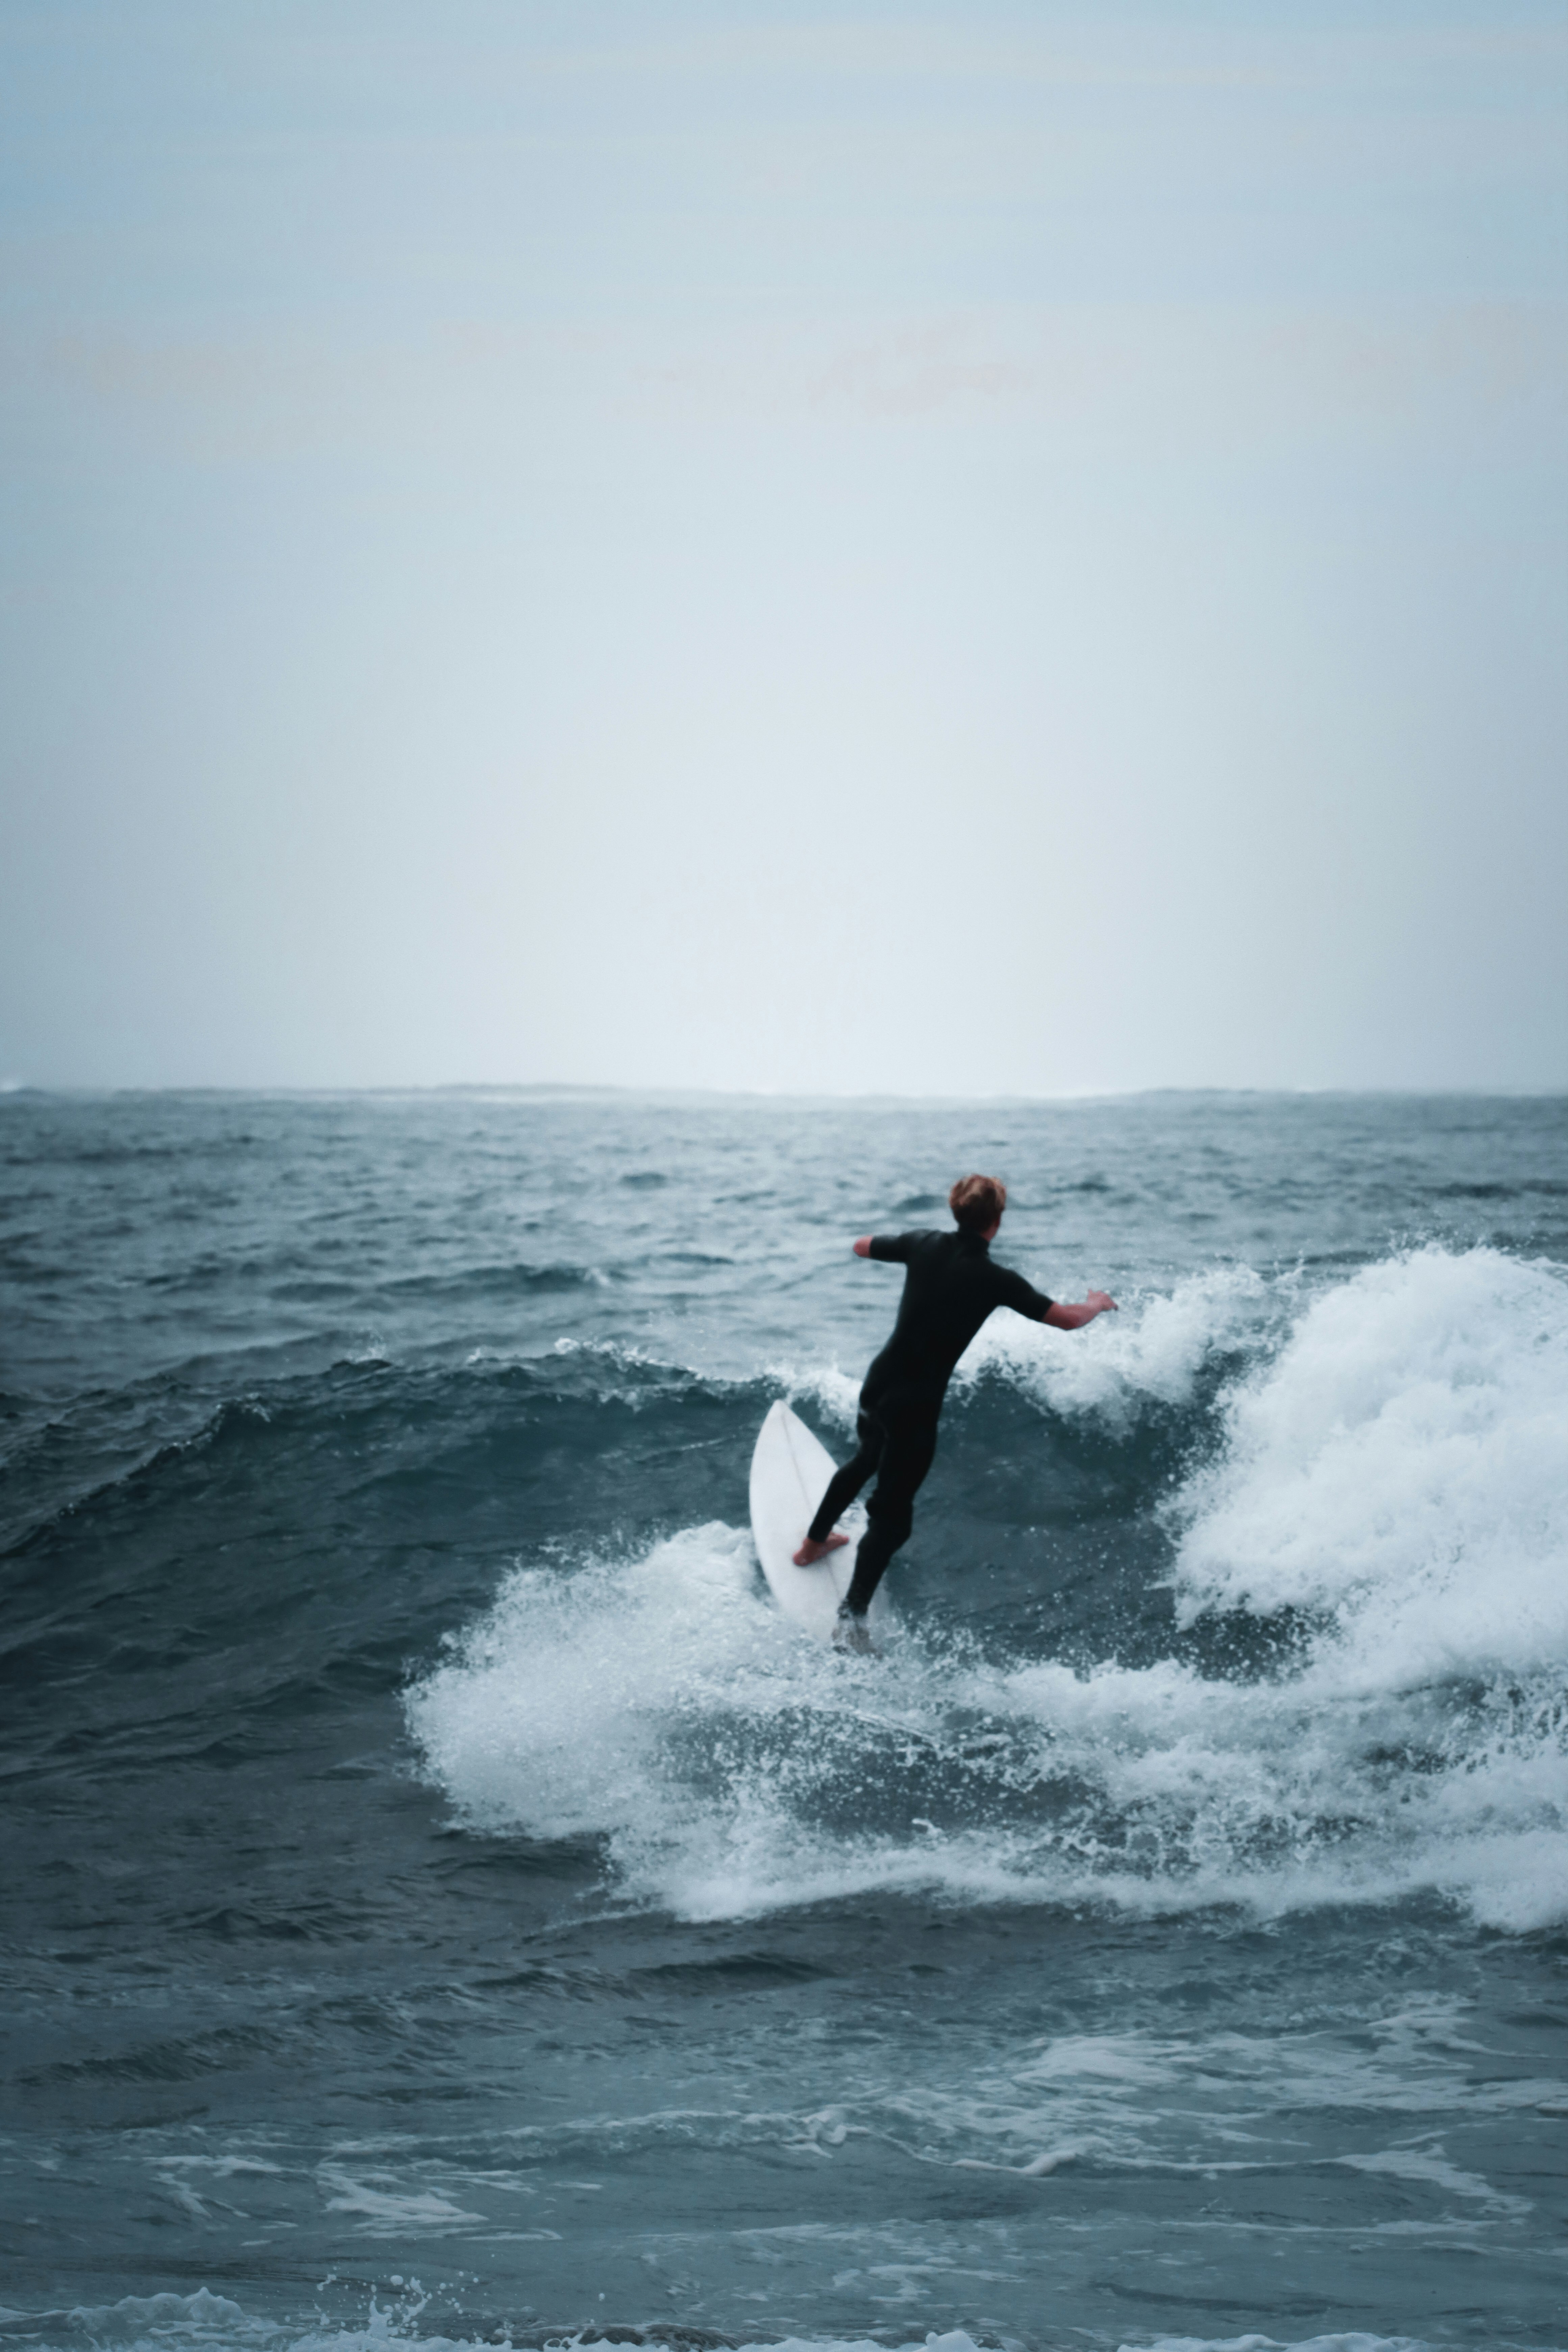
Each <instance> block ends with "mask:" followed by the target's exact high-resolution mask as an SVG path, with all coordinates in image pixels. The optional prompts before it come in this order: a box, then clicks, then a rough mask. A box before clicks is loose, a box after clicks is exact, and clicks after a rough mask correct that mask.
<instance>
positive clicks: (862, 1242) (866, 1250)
mask: <svg viewBox="0 0 1568 2352" xmlns="http://www.w3.org/2000/svg"><path fill="white" fill-rule="evenodd" d="M855 1255H856V1256H857V1257H869V1256H870V1255H871V1236H870V1234H861V1236H860V1238H859V1240H858V1242H857V1243H856V1244H855Z"/></svg>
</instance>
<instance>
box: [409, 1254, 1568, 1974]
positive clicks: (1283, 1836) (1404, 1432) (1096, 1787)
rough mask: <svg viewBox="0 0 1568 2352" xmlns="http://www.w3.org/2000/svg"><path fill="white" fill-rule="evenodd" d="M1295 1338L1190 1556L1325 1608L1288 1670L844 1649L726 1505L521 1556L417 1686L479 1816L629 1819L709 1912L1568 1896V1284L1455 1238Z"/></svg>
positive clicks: (1190, 1503)
mask: <svg viewBox="0 0 1568 2352" xmlns="http://www.w3.org/2000/svg"><path fill="white" fill-rule="evenodd" d="M1215 1296H1217V1297H1220V1298H1221V1299H1222V1300H1224V1299H1228V1300H1230V1301H1231V1302H1232V1304H1233V1305H1234V1306H1235V1307H1236V1311H1237V1316H1238V1317H1242V1318H1245V1317H1246V1316H1247V1315H1249V1314H1251V1313H1252V1312H1253V1311H1254V1307H1255V1305H1256V1297H1255V1294H1254V1292H1253V1289H1252V1287H1251V1286H1250V1283H1249V1282H1248V1281H1247V1280H1243V1279H1242V1278H1240V1277H1236V1278H1234V1279H1233V1278H1232V1277H1229V1276H1226V1279H1225V1282H1224V1283H1223V1284H1222V1285H1221V1286H1220V1288H1219V1290H1218V1292H1217V1293H1215V1294H1213V1295H1211V1296H1209V1297H1208V1302H1207V1306H1206V1307H1205V1308H1204V1311H1203V1313H1200V1312H1199V1311H1198V1307H1197V1306H1195V1305H1194V1302H1193V1301H1192V1300H1189V1301H1187V1302H1186V1303H1185V1304H1184V1305H1183V1306H1182V1307H1181V1310H1180V1314H1179V1315H1178V1317H1177V1318H1176V1322H1177V1325H1178V1327H1179V1332H1180V1338H1179V1342H1178V1340H1177V1339H1171V1340H1170V1343H1169V1345H1168V1346H1167V1345H1166V1344H1165V1342H1161V1344H1160V1346H1159V1347H1158V1348H1157V1347H1155V1345H1154V1343H1153V1342H1152V1341H1151V1340H1147V1339H1143V1338H1139V1337H1137V1336H1136V1335H1134V1338H1133V1339H1132V1341H1131V1353H1128V1354H1124V1357H1123V1359H1122V1360H1121V1363H1120V1366H1119V1368H1118V1370H1117V1379H1118V1380H1119V1381H1121V1382H1122V1384H1123V1385H1122V1388H1121V1390H1116V1389H1115V1387H1114V1384H1113V1385H1112V1387H1111V1388H1108V1389H1107V1390H1106V1391H1105V1399H1106V1402H1105V1410H1106V1411H1107V1412H1110V1413H1115V1412H1120V1411H1121V1409H1122V1405H1121V1402H1119V1399H1121V1400H1124V1397H1125V1393H1126V1383H1127V1382H1129V1381H1131V1380H1132V1378H1133V1374H1134V1372H1135V1371H1136V1373H1137V1377H1138V1378H1139V1380H1140V1381H1142V1383H1143V1385H1144V1387H1145V1389H1147V1388H1148V1386H1149V1385H1150V1384H1151V1382H1152V1380H1153V1377H1154V1375H1153V1373H1152V1371H1151V1370H1150V1367H1151V1365H1153V1364H1159V1365H1163V1367H1164V1369H1163V1371H1162V1372H1161V1374H1160V1377H1161V1378H1163V1379H1164V1380H1166V1381H1167V1383H1168V1387H1169V1390H1170V1392H1171V1393H1173V1394H1174V1393H1175V1392H1176V1391H1177V1390H1178V1389H1179V1386H1180V1382H1181V1381H1183V1380H1186V1379H1188V1378H1190V1377H1191V1366H1192V1365H1193V1364H1194V1362H1195V1361H1196V1357H1195V1355H1194V1349H1196V1347H1197V1339H1196V1333H1197V1331H1198V1329H1199V1328H1200V1326H1203V1324H1204V1317H1205V1314H1207V1316H1208V1323H1207V1327H1206V1328H1208V1329H1209V1330H1210V1332H1211V1334H1212V1330H1213V1328H1214V1322H1215V1318H1216V1314H1217V1310H1215V1311H1214V1312H1210V1310H1211V1309H1213V1308H1214V1297H1215ZM1089 1336H1090V1337H1092V1334H1090V1335H1089ZM1276 1336H1277V1335H1273V1334H1271V1335H1269V1339H1268V1352H1267V1354H1266V1355H1264V1356H1262V1357H1261V1358H1260V1360H1258V1363H1257V1367H1256V1369H1255V1370H1254V1371H1253V1372H1252V1373H1251V1374H1250V1375H1249V1376H1248V1377H1247V1379H1245V1380H1244V1381H1242V1382H1241V1384H1240V1385H1239V1386H1238V1387H1237V1391H1236V1392H1235V1394H1234V1396H1233V1397H1232V1398H1231V1400H1230V1403H1229V1408H1228V1444H1227V1445H1226V1450H1225V1452H1224V1454H1223V1455H1222V1457H1221V1458H1220V1459H1219V1460H1218V1461H1217V1462H1215V1464H1214V1465H1212V1466H1210V1467H1208V1468H1206V1469H1205V1470H1204V1471H1202V1472H1201V1473H1200V1474H1199V1475H1196V1476H1195V1477H1194V1480H1193V1481H1192V1482H1191V1484H1190V1486H1189V1487H1188V1489H1187V1491H1186V1493H1185V1494H1184V1496H1182V1497H1181V1500H1180V1518H1181V1525H1182V1529H1183V1532H1182V1535H1181V1541H1180V1548H1179V1551H1178V1556H1177V1561H1176V1568H1175V1571H1174V1572H1175V1578H1176V1581H1177V1585H1178V1590H1179V1597H1180V1600H1181V1602H1182V1606H1183V1608H1184V1611H1185V1612H1186V1613H1187V1614H1188V1616H1189V1617H1191V1616H1194V1615H1195V1614H1196V1613H1198V1612H1201V1611H1203V1610H1205V1609H1215V1608H1220V1609H1232V1610H1237V1611H1247V1610H1251V1611H1253V1612H1260V1611H1261V1612H1272V1611H1275V1610H1277V1609H1279V1608H1280V1607H1283V1606H1285V1605H1287V1604H1289V1606H1290V1607H1292V1608H1294V1609H1295V1610H1297V1611H1298V1612H1301V1622H1302V1624H1303V1627H1304V1633H1303V1647H1302V1649H1301V1650H1300V1654H1299V1656H1298V1659H1297V1661H1296V1663H1295V1664H1294V1665H1293V1666H1292V1667H1291V1669H1290V1670H1289V1672H1288V1673H1283V1674H1276V1675H1267V1676H1259V1677H1258V1678H1257V1679H1254V1680H1251V1681H1244V1680H1239V1679H1236V1680H1232V1679H1224V1680H1215V1679H1209V1678H1205V1676H1204V1675H1201V1674H1199V1673H1198V1672H1196V1671H1195V1670H1194V1668H1193V1667H1192V1666H1191V1665H1190V1664H1185V1663H1183V1662H1181V1661H1179V1660H1177V1659H1174V1658H1167V1659H1165V1660H1163V1661H1161V1662H1159V1663H1157V1664H1152V1665H1149V1666H1143V1667H1138V1668H1132V1667H1127V1666H1123V1665H1121V1664H1116V1663H1114V1662H1107V1663H1106V1664H1103V1665H1102V1666H1100V1667H1099V1668H1097V1669H1096V1670H1094V1671H1093V1672H1091V1673H1089V1674H1079V1673H1077V1672H1074V1671H1071V1670H1069V1669H1068V1668H1067V1667H1065V1666H1061V1665H1058V1664H1053V1663H1050V1662H1037V1663H1033V1664H1020V1663H1018V1662H1016V1661H1007V1660H991V1659H987V1658H986V1657H984V1656H983V1655H981V1654H979V1653H978V1652H977V1651H976V1650H975V1649H974V1648H973V1645H962V1644H957V1645H955V1644H949V1645H948V1646H946V1647H944V1646H942V1643H939V1642H937V1641H936V1640H934V1639H933V1638H931V1637H928V1636H927V1635H925V1634H923V1633H921V1632H920V1631H919V1630H918V1629H914V1628H906V1629H905V1630H904V1631H903V1632H902V1633H899V1632H895V1633H894V1636H893V1638H892V1640H891V1642H890V1643H889V1652H888V1654H887V1655H886V1656H885V1657H884V1658H882V1659H879V1660H875V1661H865V1662H858V1661H847V1660H845V1659H843V1658H839V1657H837V1656H834V1655H833V1654H830V1653H828V1652H826V1651H823V1650H820V1649H817V1648H816V1647H815V1646H813V1645H812V1644H810V1643H805V1642H803V1641H802V1640H801V1639H800V1638H799V1637H798V1635H796V1634H795V1633H793V1632H792V1631H791V1630H790V1629H789V1628H788V1627H787V1626H786V1625H784V1623H783V1622H782V1621H781V1620H780V1619H779V1618H778V1617H777V1615H776V1614H775V1612H773V1608H772V1606H771V1604H770V1602H769V1601H768V1600H767V1598H766V1595H765V1592H764V1591H763V1588H762V1586H761V1582H760V1580H759V1579H758V1577H757V1575H756V1571H755V1569H754V1566H753V1564H752V1553H751V1545H750V1539H749V1536H748V1535H747V1534H746V1532H745V1531H743V1530H742V1529H739V1528H729V1527H725V1526H721V1525H710V1526H707V1527H702V1528H689V1529H687V1530H685V1531H684V1532H682V1533H681V1534H679V1535H678V1536H675V1537H673V1538H670V1539H668V1541H666V1542H663V1543H661V1544H659V1545H658V1546H656V1547H655V1548H654V1549H651V1550H650V1551H649V1552H647V1554H646V1555H644V1556H643V1557H641V1558H639V1559H631V1560H620V1561H604V1560H599V1561H589V1562H584V1563H583V1564H582V1565H581V1566H580V1567H579V1568H578V1570H576V1572H575V1573H567V1572H565V1571H564V1570H563V1568H562V1567H561V1565H560V1564H558V1563H557V1564H552V1565H551V1566H550V1567H548V1568H521V1569H519V1570H517V1571H516V1572H515V1573H514V1574H513V1575H512V1576H511V1577H510V1579H509V1580H508V1582H507V1584H506V1586H505V1588H504V1590H503V1591H502V1592H501V1595H500V1599H499V1601H497V1603H496V1605H495V1607H494V1609H493V1610H492V1611H491V1612H489V1615H488V1616H487V1617H486V1618H485V1619H484V1620H483V1621H482V1622H480V1623H479V1625H478V1626H477V1627H475V1628H474V1629H472V1630H471V1631H470V1632H469V1633H468V1634H467V1635H466V1637H464V1639H463V1640H462V1641H461V1642H460V1643H458V1644H457V1645H456V1646H455V1647H454V1649H453V1651H452V1653H451V1654H450V1655H449V1657H448V1658H447V1661H446V1663H445V1664H442V1665H441V1666H439V1667H438V1668H437V1671H436V1672H435V1673H434V1674H432V1675H429V1676H428V1677H427V1678H426V1680H425V1681H424V1682H422V1683H421V1684H420V1685H418V1686H417V1687H416V1689H415V1690H414V1691H412V1692H411V1693H410V1695H409V1700H408V1706H409V1716H410V1721H411V1725H412V1728H413V1730H414V1732H415V1735H416V1738H417V1740H418V1742H419V1744H420V1746H421V1748H422V1749H423V1752H424V1755H425V1758H426V1761H427V1763H428V1766H429V1768H430V1769H431V1771H432V1773H433V1774H434V1775H435V1776H436V1777H437V1779H438V1780H440V1782H441V1783H442V1784H443V1785H444V1786H445V1788H446V1789H447V1791H448V1794H449V1796H450V1798H451V1800H452V1801H453V1804H454V1806H455V1808H456V1810H457V1811H458V1814H459V1816H460V1817H461V1818H462V1819H464V1820H466V1821H467V1822H469V1823H471V1824H472V1825H473V1826H475V1827H476V1828H479V1829H482V1830H487V1831H492V1832H503V1833H508V1832H524V1833H526V1834H529V1835H531V1836H535V1837H542V1838H562V1837H568V1836H584V1835H589V1836H593V1837H595V1838H597V1839H599V1840H602V1841H603V1843H604V1846H605V1851H606V1853H607V1856H608V1859H609V1861H610V1863H611V1864H612V1866H613V1871H614V1874H615V1878H616V1884H617V1885H619V1887H620V1888H621V1889H622V1891H623V1892H624V1894H625V1895H626V1896H627V1897H629V1898H630V1899H632V1900H634V1901H639V1902H647V1903H652V1904H656V1905H659V1906H666V1907H668V1908H670V1909H672V1910H674V1911H675V1912H677V1913H679V1914H681V1915H683V1916H688V1917H692V1918H713V1917H725V1916H744V1915H746V1914H750V1913H759V1912H763V1911H768V1910H772V1909H777V1908H780V1907H783V1906H791V1905H795V1904H800V1903H805V1902H813V1901H820V1900H824V1899H828V1898H832V1897H835V1896H842V1895H856V1894H860V1893H864V1892H866V1891H868V1890H870V1889H884V1890H896V1889H900V1888H902V1889H910V1890H913V1889H916V1888H922V1889H927V1890H938V1891H941V1892H943V1893H945V1894H946V1895H947V1896H949V1897H950V1898H951V1899H952V1900H954V1901H957V1902H985V1901H996V1900H1016V1899H1026V1900H1055V1901H1068V1902H1079V1901H1083V1900H1085V1899H1100V1900H1103V1901H1108V1902H1111V1903H1116V1904H1121V1905H1124V1906H1131V1907H1136V1908H1139V1909H1143V1910H1152V1909H1162V1908H1169V1907H1173V1906H1194V1905H1199V1904H1206V1903H1211V1902H1215V1901H1222V1902H1233V1903H1242V1904H1246V1905H1248V1906H1252V1907H1253V1908H1255V1909H1257V1910H1258V1911H1260V1912H1265V1913H1277V1912H1279V1911H1282V1910H1286V1909H1289V1908H1291V1907H1294V1906H1303V1905H1310V1904H1319V1903H1324V1902H1344V1901H1379V1900H1385V1899H1389V1898H1392V1897H1395V1896H1399V1895H1407V1894H1410V1893H1414V1892H1416V1891H1419V1890H1424V1889H1425V1890H1434V1891H1437V1892H1440V1893H1445V1894H1448V1895H1453V1896H1455V1897H1456V1898H1458V1899H1459V1900H1461V1901H1463V1902H1465V1903H1466V1904H1468V1906H1469V1907H1470V1909H1471V1910H1472V1911H1473V1912H1474V1913H1475V1914H1476V1915H1477V1916H1479V1917H1480V1918H1482V1919H1485V1920H1487V1921H1489V1922H1490V1923H1492V1924H1495V1925H1497V1926H1500V1927H1509V1928H1515V1929H1522V1928H1528V1927H1534V1926H1537V1925H1541V1924H1543V1923H1546V1922H1550V1921H1553V1920H1556V1919H1559V1918H1562V1917H1563V1916H1568V1763H1565V1733H1568V1700H1565V1698H1564V1694H1563V1662H1564V1660H1568V1577H1565V1576H1564V1574H1563V1570H1564V1567H1565V1565H1568V1520H1565V1517H1564V1485H1565V1482H1564V1480H1563V1460H1564V1458H1565V1452H1564V1443H1563V1441H1564V1438H1565V1437H1568V1291H1565V1290H1564V1287H1563V1284H1562V1283H1561V1281H1560V1280H1559V1279H1558V1278H1557V1276H1555V1275H1554V1274H1553V1273H1552V1272H1551V1271H1550V1270H1549V1269H1545V1268H1542V1267H1536V1266H1531V1265H1521V1264H1520V1263H1518V1262H1517V1261H1512V1260H1509V1259H1507V1258H1504V1257H1501V1256H1500V1255H1497V1254H1496V1253H1494V1252H1491V1251H1489V1250H1485V1249H1479V1250H1474V1251H1471V1252H1468V1253H1467V1254H1465V1255H1458V1256H1455V1255H1447V1254H1446V1253H1444V1252H1441V1251H1437V1250H1421V1251H1417V1252H1415V1253H1413V1254H1410V1255H1405V1256H1402V1257H1399V1258H1395V1259H1393V1260H1390V1261H1388V1262H1387V1263H1385V1264H1384V1265H1378V1266H1374V1267H1373V1268H1370V1269H1368V1270H1367V1271H1366V1272H1365V1273H1364V1274H1362V1275H1359V1276H1355V1277H1354V1278H1353V1279H1352V1280H1350V1281H1348V1282H1345V1283H1343V1284H1341V1285H1339V1286H1337V1287H1335V1288H1334V1289H1331V1290H1330V1291H1328V1292H1327V1293H1325V1294H1324V1295H1322V1296H1321V1297H1318V1298H1317V1299H1315V1300H1313V1301H1311V1302H1310V1303H1308V1304H1306V1305H1305V1306H1304V1307H1303V1308H1302V1309H1301V1311H1300V1314H1299V1317H1298V1319H1297V1321H1296V1323H1295V1326H1294V1328H1293V1329H1292V1330H1291V1331H1290V1332H1289V1335H1288V1336H1287V1337H1286V1338H1285V1339H1284V1341H1283V1344H1282V1345H1277V1344H1275V1341H1276ZM1118 1344H1119V1345H1121V1342H1118ZM1183 1367H1186V1368H1187V1369H1185V1370H1184V1369H1183ZM1082 1409H1084V1410H1088V1409H1089V1408H1088V1407H1087V1406H1086V1407H1083V1408H1082Z"/></svg>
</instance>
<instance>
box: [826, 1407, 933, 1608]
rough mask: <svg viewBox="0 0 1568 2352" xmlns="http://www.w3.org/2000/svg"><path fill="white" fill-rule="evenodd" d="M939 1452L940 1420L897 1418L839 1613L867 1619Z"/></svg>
mask: <svg viewBox="0 0 1568 2352" xmlns="http://www.w3.org/2000/svg"><path fill="white" fill-rule="evenodd" d="M935 1453H936V1422H935V1419H934V1417H932V1418H931V1419H928V1418H927V1417H926V1416H925V1415H923V1414H922V1415H921V1417H920V1419H919V1420H913V1421H905V1422H895V1423H894V1424H893V1426H892V1427H891V1428H890V1429H889V1432H888V1442H887V1444H886V1445H885V1446H884V1447H883V1449H882V1463H881V1472H880V1475H879V1477H878V1480H877V1484H876V1486H875V1487H874V1488H873V1489H872V1494H871V1499H870V1501H869V1502H868V1504H867V1506H866V1517H867V1519H868V1527H867V1529H866V1532H865V1534H864V1535H863V1536H862V1537H861V1538H860V1549H859V1550H858V1552H857V1553H856V1555H855V1574H854V1576H853V1578H852V1579H851V1580H850V1585H849V1590H848V1591H847V1593H846V1594H845V1596H844V1599H843V1601H842V1603H841V1604H840V1606H839V1611H838V1613H839V1615H840V1616H841V1617H864V1615H865V1614H866V1612H867V1610H868V1609H869V1607H870V1606H871V1595H872V1594H873V1593H874V1592H875V1591H876V1590H877V1587H878V1586H879V1584H880V1582H881V1581H882V1577H883V1574H884V1572H885V1570H886V1569H887V1565H888V1562H889V1560H890V1559H892V1557H893V1554H894V1553H895V1552H896V1551H897V1550H898V1549H899V1547H900V1544H906V1543H908V1541H909V1539H910V1528H912V1527H913V1526H914V1520H915V1496H916V1494H917V1493H918V1492H919V1489H920V1486H921V1480H922V1479H923V1478H924V1476H925V1475H926V1472H927V1471H928V1470H929V1469H930V1468H931V1460H932V1457H933V1455H934V1454H935Z"/></svg>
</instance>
